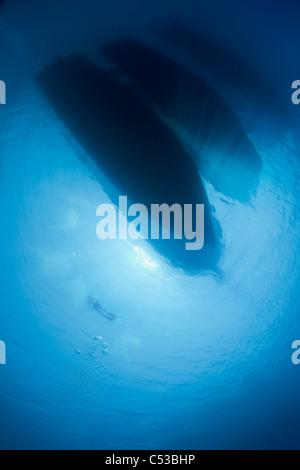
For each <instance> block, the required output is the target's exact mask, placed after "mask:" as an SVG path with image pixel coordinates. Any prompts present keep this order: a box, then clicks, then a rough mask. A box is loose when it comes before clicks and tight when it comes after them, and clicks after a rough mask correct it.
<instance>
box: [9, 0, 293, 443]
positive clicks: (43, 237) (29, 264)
mask: <svg viewBox="0 0 300 470" xmlns="http://www.w3.org/2000/svg"><path fill="white" fill-rule="evenodd" d="M299 15H300V8H299V2H296V1H291V0H290V1H285V2H283V1H278V0H260V1H257V0H256V1H253V0H251V1H248V0H244V1H243V2H241V1H239V0H228V1H226V2H224V1H222V0H211V1H210V2H207V1H204V0H203V1H202V0H198V1H182V2H181V1H174V0H173V1H171V0H170V1H164V0H161V1H159V2H158V1H157V2H155V1H153V0H152V1H148V0H147V1H145V0H143V1H141V0H139V1H138V0H135V1H131V0H127V1H123V0H122V1H116V0H110V1H109V2H108V1H104V0H103V1H102V0H101V1H98V0H85V1H84V2H81V1H76V0H72V1H71V0H57V1H47V0H45V1H42V2H41V1H39V0H28V1H25V0H20V1H18V0H11V1H10V0H7V1H5V2H4V3H3V5H1V7H0V79H2V80H5V81H6V85H7V92H8V94H7V105H6V106H1V108H0V117H1V128H0V142H1V146H0V214H1V232H0V339H1V340H4V341H5V342H6V345H7V365H6V366H0V448H2V449H8V448H24V449H29V448H34V449H40V448H59V449H64V448H87V449H97V448H98V449H132V448H133V449H148V448H149V449H162V448H164V449H182V448H186V449H211V448H212V449H214V448H236V449H239V448H300V431H299V424H300V404H299V398H298V396H299V392H298V388H299V387H300V380H299V377H300V375H299V374H300V366H299V368H297V367H296V366H293V365H292V363H291V354H292V351H291V344H292V342H293V341H294V340H296V339H299V337H300V325H299V319H298V317H299V303H300V302H299V285H300V283H299V280H300V270H299V249H298V248H299V236H300V218H299V207H298V202H299V192H300V189H299V183H298V181H299V174H300V166H299V138H298V130H297V129H298V128H297V124H298V123H299V114H300V108H299V109H298V108H297V107H293V106H292V104H291V99H290V97H291V83H292V82H293V81H294V80H296V79H300V70H299V44H300V33H299ZM171 19H180V20H184V21H185V22H186V23H187V24H189V25H190V26H191V27H193V28H195V29H198V30H201V31H202V32H204V33H205V34H206V35H208V36H209V37H210V38H211V39H214V40H215V41H217V42H220V43H222V44H223V45H225V46H226V47H227V48H228V49H229V50H231V51H234V52H235V53H236V54H237V55H238V56H239V57H241V58H243V60H245V61H246V62H247V63H248V64H249V65H250V66H251V67H253V69H255V70H256V71H257V72H258V73H259V74H260V75H261V76H262V77H263V78H264V79H265V81H266V82H267V83H269V85H270V87H271V88H272V89H273V90H274V92H275V93H276V94H277V95H278V97H280V99H281V100H282V102H283V103H285V104H286V107H287V109H288V110H289V112H290V113H291V121H290V122H289V124H288V125H286V123H285V124H282V123H281V122H280V120H279V121H278V119H277V118H276V117H275V116H274V118H273V116H272V115H268V116H267V117H266V116H265V115H263V113H259V112H258V111H257V110H255V109H253V107H252V106H251V104H249V102H248V99H247V96H244V97H243V96H240V98H239V101H238V102H237V101H236V97H235V98H234V99H233V98H232V105H233V106H235V109H236V112H237V113H238V114H239V116H240V119H241V121H242V123H243V125H244V126H245V129H246V130H247V133H248V135H249V138H250V139H251V140H252V141H253V142H254V144H255V145H256V148H257V149H258V151H259V153H260V156H261V158H262V161H263V171H262V174H261V177H260V183H259V187H258V188H257V192H256V193H255V194H253V197H252V200H251V202H250V203H248V204H241V203H239V202H237V201H234V200H230V199H228V198H226V195H225V196H224V195H222V194H220V193H217V192H216V191H215V190H214V188H213V187H212V185H211V184H209V183H208V182H206V187H207V192H208V196H209V198H210V201H211V203H212V204H213V205H214V207H215V211H216V218H217V219H218V221H219V222H220V224H221V227H222V231H223V239H222V243H223V246H224V249H223V252H222V257H221V260H220V274H219V275H216V274H214V273H211V274H208V273H206V274H204V273H203V274H201V273H200V274H199V275H195V276H188V275H187V274H185V273H183V272H180V271H178V270H176V269H174V268H172V267H171V266H169V265H168V264H167V263H165V261H164V260H162V259H161V258H160V257H159V256H158V255H157V254H156V253H155V252H153V250H152V249H151V248H149V246H148V245H147V244H146V243H144V244H142V245H139V246H134V245H133V244H132V243H130V242H121V241H120V242H117V241H115V242H110V243H106V244H102V243H101V242H100V241H99V240H98V239H97V238H96V234H95V229H96V223H97V220H96V217H95V212H96V207H97V206H98V205H99V204H101V203H102V202H104V201H107V196H106V194H105V192H104V191H103V189H102V186H101V181H97V180H96V179H95V178H94V177H93V173H92V171H91V169H90V167H89V164H88V157H87V156H86V155H85V154H84V152H83V150H82V149H81V148H79V146H78V145H77V144H76V142H75V141H74V140H73V138H72V136H71V135H70V134H69V133H68V131H67V129H66V128H65V127H64V125H63V124H62V123H61V122H59V121H58V120H57V118H56V116H55V114H54V112H53V110H52V109H51V107H50V106H49V104H48V102H47V101H46V100H45V98H44V97H43V96H42V94H41V92H40V91H39V89H38V87H37V84H36V81H35V73H36V71H37V70H39V69H40V68H41V67H43V66H45V65H47V64H48V63H50V62H51V61H53V60H54V59H55V57H56V55H57V54H59V53H63V54H68V53H71V52H74V51H78V52H80V53H82V54H85V55H89V56H92V57H93V54H95V51H96V49H97V48H98V47H100V45H101V44H103V43H104V42H105V41H109V40H111V39H114V38H116V37H122V36H123V35H127V34H129V35H133V36H135V37H137V38H139V39H140V40H143V41H148V42H151V43H152V44H153V45H156V47H159V48H161V49H163V50H165V51H166V52H167V46H166V44H163V42H162V40H161V39H159V38H158V37H157V35H156V33H155V28H156V27H157V25H160V24H162V23H164V22H165V21H166V20H171ZM169 52H170V54H171V52H172V54H173V56H174V54H175V52H174V51H169ZM178 60H179V61H180V60H182V55H178ZM189 66H190V67H193V65H192V63H190V64H189ZM221 92H222V90H221ZM224 93H225V91H224ZM226 98H227V99H228V100H229V102H230V100H231V96H228V95H226ZM249 110H250V111H249ZM84 162H85V163H84ZM103 178H104V177H103ZM100 179H101V178H100ZM90 296H91V297H95V298H98V299H100V300H101V303H102V305H103V306H104V307H105V308H107V309H108V310H110V311H112V312H114V313H115V314H116V315H117V319H116V321H115V322H112V323H111V322H108V321H107V320H106V319H105V318H103V317H101V316H99V315H98V314H97V312H95V311H93V310H91V308H90V307H89V304H88V298H89V297H90Z"/></svg>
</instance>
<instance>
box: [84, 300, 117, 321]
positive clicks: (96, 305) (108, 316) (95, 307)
mask: <svg viewBox="0 0 300 470" xmlns="http://www.w3.org/2000/svg"><path fill="white" fill-rule="evenodd" d="M89 306H90V307H91V308H92V309H93V310H95V311H96V312H98V313H100V315H102V316H103V317H104V318H106V319H107V320H109V321H114V319H115V318H116V315H114V314H113V313H110V312H108V311H107V310H105V308H103V307H102V305H101V304H100V302H99V301H98V300H97V299H94V298H92V297H89Z"/></svg>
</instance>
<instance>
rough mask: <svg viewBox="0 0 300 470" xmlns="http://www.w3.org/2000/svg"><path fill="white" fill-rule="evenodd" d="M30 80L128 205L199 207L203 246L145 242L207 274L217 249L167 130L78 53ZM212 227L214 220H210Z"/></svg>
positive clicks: (190, 168) (185, 157) (198, 192)
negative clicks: (190, 247) (191, 248)
mask: <svg viewBox="0 0 300 470" xmlns="http://www.w3.org/2000/svg"><path fill="white" fill-rule="evenodd" d="M37 78H38V82H39V84H40V86H41V88H42V90H43V91H44V92H45V95H46V96H47V98H48V99H49V101H50V103H51V104H52V105H53V107H54V109H55V110H56V113H57V115H58V116H59V117H60V118H61V119H62V120H63V121H64V123H65V124H66V125H67V126H68V128H69V129H70V131H71V132H72V133H73V135H74V136H75V137H76V139H77V140H78V141H79V143H80V144H81V145H82V146H83V147H84V148H85V150H86V151H87V152H88V153H89V155H90V156H91V157H92V158H93V160H94V161H95V163H96V164H97V165H98V166H99V168H100V169H101V170H102V171H103V172H104V173H105V174H106V175H107V176H108V178H109V179H110V180H111V182H112V183H113V184H114V185H115V187H116V188H117V189H118V191H119V194H120V195H126V196H128V200H129V201H130V202H131V203H141V204H144V205H145V206H146V207H147V208H148V213H149V214H150V209H151V204H163V203H166V204H168V205H169V206H171V205H172V204H174V203H178V204H181V205H182V206H183V205H184V204H193V205H195V204H204V205H205V245H204V248H203V249H202V250H199V251H197V252H196V251H194V252H191V251H186V250H185V242H186V240H185V239H183V240H174V239H171V240H162V239H159V240H149V242H150V243H151V244H152V245H153V246H154V248H155V249H156V250H157V251H158V252H159V253H161V254H162V255H163V256H165V257H166V258H167V259H168V260H169V261H170V262H171V263H172V264H173V265H175V266H178V267H182V268H183V269H185V270H187V271H192V272H194V271H198V270H201V269H203V268H208V269H214V268H213V267H214V266H215V265H216V262H217V259H218V256H219V252H218V243H217V239H216V235H215V229H214V227H213V222H212V217H211V214H210V205H209V201H208V198H207V195H206V191H205V187H204V185H203V183H202V180H201V178H200V176H199V173H198V170H197V168H196V165H195V164H194V162H193V161H192V159H191V157H190V155H189V153H188V152H187V151H186V149H185V148H184V147H183V145H182V144H181V143H180V141H179V140H178V139H177V138H176V137H175V135H174V133H173V132H172V130H171V129H170V128H169V127H168V126H167V125H166V124H165V123H164V122H163V121H161V120H160V119H159V118H158V117H157V115H156V114H155V113H154V112H153V111H152V110H151V109H150V108H149V107H147V106H146V105H145V103H144V102H143V101H142V100H141V99H140V98H138V97H137V96H136V95H135V94H134V93H133V92H132V91H131V90H130V89H128V88H127V87H126V86H124V85H122V84H120V83H119V82H118V81H117V80H116V79H114V78H112V77H111V76H110V75H109V74H108V73H107V72H105V71H104V70H102V69H101V68H99V67H98V66H97V65H95V64H94V63H93V62H91V61H89V60H88V59H86V58H85V57H82V56H80V55H72V56H70V57H66V58H61V59H59V60H58V61H57V62H55V63H54V64H53V65H51V66H49V67H48V68H46V69H45V70H44V71H42V72H41V73H39V75H38V77H37ZM215 226H216V227H217V226H218V225H217V223H216V222H215Z"/></svg>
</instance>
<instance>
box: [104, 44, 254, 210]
mask: <svg viewBox="0 0 300 470" xmlns="http://www.w3.org/2000/svg"><path fill="white" fill-rule="evenodd" d="M101 52H102V53H103V54H104V56H105V57H106V58H107V59H109V60H111V61H112V62H113V63H115V64H116V65H117V66H118V67H119V68H120V69H122V70H123V71H124V72H125V73H126V74H127V75H129V76H130V77H131V79H132V81H133V85H134V86H135V87H137V88H138V89H139V91H140V92H141V93H142V94H143V96H144V98H145V100H146V101H147V102H148V103H149V104H150V105H152V106H153V107H154V108H155V109H158V110H159V111H160V112H161V113H162V115H163V116H165V117H166V118H167V120H168V121H171V122H172V124H174V123H175V124H176V125H177V129H178V130H179V132H180V135H182V136H183V138H184V140H186V141H187V142H188V143H189V144H190V145H191V146H192V147H193V148H194V149H196V150H197V154H198V161H197V164H198V166H199V169H200V173H201V176H203V177H204V178H206V179H208V180H209V181H210V182H211V183H212V184H213V185H214V186H215V188H216V189H217V190H219V191H221V192H223V193H224V194H225V195H228V196H230V197H232V198H234V199H239V200H240V201H243V202H244V201H248V200H249V199H250V197H251V193H252V191H254V190H255V189H256V186H257V183H258V177H259V173H260V170H261V167H262V165H261V159H260V157H259V155H258V153H257V151H256V149H255V147H254V145H253V144H252V142H250V140H249V139H248V136H247V134H246V132H245V130H244V129H243V127H242V125H241V123H240V120H239V119H238V117H237V115H236V114H235V113H234V112H233V111H232V109H231V108H230V107H229V105H228V104H227V103H226V102H225V101H224V100H223V98H222V97H221V96H220V95H219V94H218V93H216V92H215V91H214V90H213V89H212V88H211V87H210V86H209V85H208V84H207V83H206V82H204V81H203V80H202V79H201V78H199V77H198V76H197V75H195V74H194V73H192V72H191V71H189V70H187V69H185V68H184V67H182V66H181V65H179V64H177V63H176V62H174V61H173V60H171V59H169V58H168V57H165V56H164V55H162V54H161V53H159V52H157V51H155V50H153V49H151V48H149V47H147V46H144V45H143V44H140V43H139V42H137V41H135V40H133V39H131V38H125V39H121V40H117V41H113V42H111V43H109V44H107V45H105V46H104V47H102V48H101Z"/></svg>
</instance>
